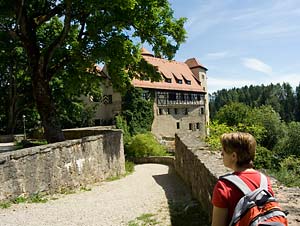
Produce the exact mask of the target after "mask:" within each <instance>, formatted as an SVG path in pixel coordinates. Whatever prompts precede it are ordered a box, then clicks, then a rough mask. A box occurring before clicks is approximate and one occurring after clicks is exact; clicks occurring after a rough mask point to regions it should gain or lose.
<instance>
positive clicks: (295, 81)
mask: <svg viewBox="0 0 300 226" xmlns="http://www.w3.org/2000/svg"><path fill="white" fill-rule="evenodd" d="M283 82H287V83H289V84H290V85H291V86H292V87H293V88H295V87H296V86H299V84H300V73H298V74H297V73H291V74H280V75H278V76H276V77H274V79H273V81H272V83H273V84H276V83H281V84H282V83H283Z"/></svg>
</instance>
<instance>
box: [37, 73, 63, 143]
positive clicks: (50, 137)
mask: <svg viewBox="0 0 300 226" xmlns="http://www.w3.org/2000/svg"><path fill="white" fill-rule="evenodd" d="M45 77H46V76H45V75H43V74H41V73H40V72H39V70H37V71H34V79H33V84H32V85H33V91H34V92H33V95H34V98H35V101H36V105H37V109H38V112H39V114H40V116H41V119H42V125H43V127H44V130H45V138H46V140H47V141H48V143H54V142H59V141H63V140H65V138H64V134H63V132H62V130H61V124H60V121H59V118H58V117H57V114H56V110H55V104H54V101H53V98H52V95H51V90H50V86H49V82H48V81H45V80H46V79H45Z"/></svg>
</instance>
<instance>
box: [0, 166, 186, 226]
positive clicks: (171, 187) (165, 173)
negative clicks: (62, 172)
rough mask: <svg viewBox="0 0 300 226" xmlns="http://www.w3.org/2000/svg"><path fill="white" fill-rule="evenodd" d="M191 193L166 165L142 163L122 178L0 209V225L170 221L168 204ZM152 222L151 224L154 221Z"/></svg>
mask: <svg viewBox="0 0 300 226" xmlns="http://www.w3.org/2000/svg"><path fill="white" fill-rule="evenodd" d="M190 200H191V196H190V193H189V192H188V190H187V188H186V187H185V186H184V185H183V183H182V182H181V180H179V178H178V177H177V176H176V175H175V174H174V172H173V170H170V169H169V167H168V166H165V165H159V164H143V165H137V166H136V167H135V172H134V173H133V174H132V175H129V176H127V177H125V178H122V179H119V180H115V181H111V182H103V183H101V184H99V185H95V186H93V187H92V190H91V191H86V192H77V193H75V194H69V195H64V196H62V197H60V198H59V199H57V200H50V201H48V202H47V203H37V204H18V205H13V206H12V207H10V208H8V209H0V225H1V226H16V225H17V226H23V225H24V226H25V225H26V226H102V225H103V226H110V225H111V226H121V225H126V226H127V225H138V224H137V223H138V220H137V219H136V218H138V217H139V219H140V220H139V221H140V222H149V224H147V225H152V224H151V222H156V223H158V224H156V225H164V226H167V225H171V217H170V213H169V205H170V203H172V202H175V201H176V202H177V203H178V202H180V201H183V202H185V203H186V202H189V201H190ZM153 225H154V224H153Z"/></svg>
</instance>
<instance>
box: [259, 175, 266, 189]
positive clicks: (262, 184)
mask: <svg viewBox="0 0 300 226" xmlns="http://www.w3.org/2000/svg"><path fill="white" fill-rule="evenodd" d="M259 187H260V188H261V189H264V190H266V191H268V179H267V177H266V175H264V174H263V173H260V186H259Z"/></svg>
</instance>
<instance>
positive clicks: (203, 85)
mask: <svg viewBox="0 0 300 226" xmlns="http://www.w3.org/2000/svg"><path fill="white" fill-rule="evenodd" d="M142 57H143V58H144V59H145V60H146V61H147V62H148V63H150V64H152V65H153V66H155V67H156V68H157V70H158V72H159V73H160V74H161V77H162V80H161V81H159V82H151V81H148V80H139V79H133V81H132V85H133V86H134V87H139V88H142V89H143V92H144V96H145V97H146V96H147V93H150V92H151V93H153V92H154V96H155V98H154V106H153V110H154V120H153V123H152V131H151V132H152V133H153V134H154V135H155V136H156V137H158V138H162V139H164V138H168V137H170V138H172V137H174V135H175V133H177V132H179V131H180V132H196V133H199V135H200V136H205V135H206V134H207V126H208V123H209V108H208V104H209V103H208V93H207V75H206V72H207V68H205V67H204V66H203V65H201V64H200V63H199V62H198V61H197V60H196V59H195V58H191V59H188V60H186V61H185V62H177V61H174V60H166V59H162V58H157V57H154V56H153V55H152V54H151V53H150V52H148V51H147V50H146V49H144V48H143V49H142ZM93 101H94V102H95V100H93ZM121 104H122V98H121V95H120V94H119V93H117V92H114V90H113V89H112V87H111V86H109V85H106V87H105V88H104V89H103V98H102V99H101V101H100V107H99V108H98V109H97V112H96V114H95V125H105V124H109V123H110V122H111V121H112V119H113V117H114V116H115V115H116V114H118V113H120V112H121V110H122V109H121Z"/></svg>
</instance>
